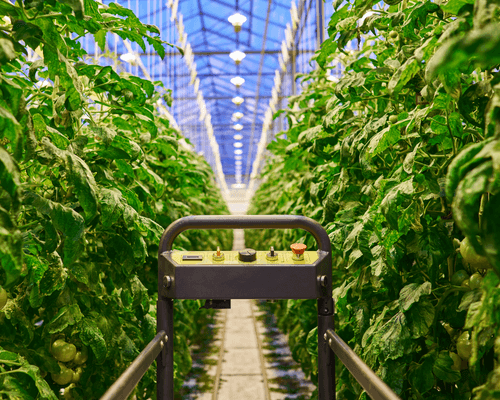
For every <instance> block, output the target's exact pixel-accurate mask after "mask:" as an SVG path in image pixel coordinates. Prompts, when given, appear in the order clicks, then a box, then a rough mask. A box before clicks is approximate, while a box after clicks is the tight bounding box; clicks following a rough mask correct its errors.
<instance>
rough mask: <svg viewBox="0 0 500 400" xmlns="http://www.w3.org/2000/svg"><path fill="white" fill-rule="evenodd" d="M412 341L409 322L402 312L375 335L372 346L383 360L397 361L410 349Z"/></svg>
mask: <svg viewBox="0 0 500 400" xmlns="http://www.w3.org/2000/svg"><path fill="white" fill-rule="evenodd" d="M410 341H411V335H410V330H409V328H408V321H407V319H406V316H405V315H404V314H403V313H402V312H398V313H397V314H395V315H394V316H393V317H392V318H391V319H390V320H389V321H387V322H386V323H385V324H384V325H382V326H381V327H380V328H379V329H378V330H377V331H376V333H375V334H374V335H373V339H372V343H371V345H372V346H373V347H375V348H376V349H377V351H376V353H379V354H380V356H381V357H382V359H383V360H384V361H385V360H387V359H392V360H395V359H397V358H399V357H402V356H403V355H404V354H405V352H407V351H408V349H409V344H410Z"/></svg>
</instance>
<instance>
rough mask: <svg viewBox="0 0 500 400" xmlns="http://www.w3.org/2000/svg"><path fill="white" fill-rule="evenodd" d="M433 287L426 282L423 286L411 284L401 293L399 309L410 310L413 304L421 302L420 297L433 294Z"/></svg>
mask: <svg viewBox="0 0 500 400" xmlns="http://www.w3.org/2000/svg"><path fill="white" fill-rule="evenodd" d="M431 290H432V285H431V283H430V282H424V283H422V284H421V285H419V284H418V283H410V284H409V285H406V286H405V287H403V289H401V291H400V292H399V307H400V308H401V311H407V310H409V309H410V307H411V306H412V304H413V303H416V302H418V301H419V300H420V296H422V295H428V294H431Z"/></svg>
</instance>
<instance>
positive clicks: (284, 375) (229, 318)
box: [176, 202, 315, 400]
mask: <svg viewBox="0 0 500 400" xmlns="http://www.w3.org/2000/svg"><path fill="white" fill-rule="evenodd" d="M229 206H230V209H231V212H232V214H236V215H242V214H244V213H245V212H246V208H247V207H248V204H245V203H243V202H239V203H238V202H235V203H233V204H230V205H229ZM244 248H245V241H244V230H243V229H235V230H234V244H233V250H241V249H244ZM264 303H265V301H262V300H242V299H232V300H231V308H230V309H225V310H218V312H217V314H216V318H215V321H214V324H213V326H212V327H211V328H213V334H214V336H213V340H212V341H211V343H209V345H208V346H207V349H205V351H203V352H201V353H200V354H202V356H201V357H199V358H198V357H197V356H196V355H193V367H194V368H193V370H197V371H198V375H197V376H193V377H192V378H190V379H188V381H187V382H185V384H184V387H183V392H184V393H183V394H182V395H179V396H177V395H176V399H182V400H185V399H200V400H284V399H297V400H299V399H302V400H305V399H309V398H310V395H311V393H312V391H313V390H314V388H315V386H314V385H313V384H312V383H311V382H310V381H309V380H307V379H305V378H304V374H303V372H302V371H301V370H300V366H299V365H298V364H297V363H295V361H294V360H293V359H292V357H291V354H290V350H289V349H288V342H287V338H286V337H285V336H283V335H281V334H280V333H279V331H278V329H277V328H276V326H275V319H274V316H272V315H270V314H269V313H268V312H266V311H265V309H264ZM209 348H210V349H211V351H210V350H208V349H209ZM196 350H197V351H198V349H196ZM202 369H203V371H202V372H201V370H202ZM200 372H201V373H200ZM201 376H203V378H200V377H201ZM203 382H204V383H205V385H204V386H203Z"/></svg>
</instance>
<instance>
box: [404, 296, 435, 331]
mask: <svg viewBox="0 0 500 400" xmlns="http://www.w3.org/2000/svg"><path fill="white" fill-rule="evenodd" d="M434 314H435V311H434V306H433V305H432V303H431V302H430V301H427V300H423V301H419V302H418V303H416V304H413V306H412V307H411V308H410V309H409V310H408V311H406V313H405V315H406V316H407V318H408V321H409V325H410V330H411V337H412V339H418V338H420V337H424V336H426V335H427V334H428V333H429V328H430V327H431V325H432V323H433V322H434Z"/></svg>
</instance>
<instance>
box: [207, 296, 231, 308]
mask: <svg viewBox="0 0 500 400" xmlns="http://www.w3.org/2000/svg"><path fill="white" fill-rule="evenodd" d="M202 308H213V309H216V310H221V309H223V308H231V299H229V300H212V299H210V300H206V301H205V305H203V306H201V307H200V309H202Z"/></svg>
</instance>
